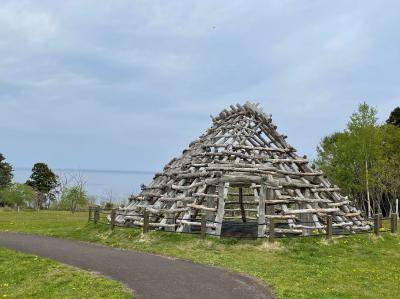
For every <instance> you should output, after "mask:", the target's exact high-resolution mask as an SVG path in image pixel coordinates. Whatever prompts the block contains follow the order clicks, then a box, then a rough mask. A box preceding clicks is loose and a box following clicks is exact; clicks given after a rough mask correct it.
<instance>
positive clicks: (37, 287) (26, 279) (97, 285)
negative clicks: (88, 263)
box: [0, 247, 132, 298]
mask: <svg viewBox="0 0 400 299" xmlns="http://www.w3.org/2000/svg"><path fill="white" fill-rule="evenodd" d="M0 273H1V275H0V298H131V297H132V295H131V293H130V292H129V290H127V289H126V288H125V287H123V286H122V285H121V284H119V283H117V282H115V281H112V280H108V279H105V278H103V277H100V276H95V275H92V274H90V273H88V272H84V271H81V270H78V269H75V268H72V267H69V266H65V265H61V264H59V263H56V262H53V261H50V260H47V259H44V258H40V257H37V256H34V255H27V254H22V253H18V252H16V251H13V250H8V249H5V248H2V247H0Z"/></svg>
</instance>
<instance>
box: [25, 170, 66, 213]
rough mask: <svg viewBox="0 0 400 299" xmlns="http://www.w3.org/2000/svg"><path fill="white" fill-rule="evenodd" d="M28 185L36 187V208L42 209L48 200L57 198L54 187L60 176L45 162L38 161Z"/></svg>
mask: <svg viewBox="0 0 400 299" xmlns="http://www.w3.org/2000/svg"><path fill="white" fill-rule="evenodd" d="M26 184H27V185H29V186H31V187H32V188H33V189H35V190H36V191H37V192H38V193H39V194H38V196H37V201H36V208H37V209H41V208H42V207H43V204H44V203H45V202H46V200H49V202H50V201H53V200H55V194H54V192H53V191H54V189H55V188H56V187H57V185H58V177H57V175H56V174H54V172H53V171H52V170H51V169H50V168H49V167H48V166H47V164H45V163H36V164H35V165H34V166H33V168H32V174H31V176H30V179H29V180H28V181H27V182H26Z"/></svg>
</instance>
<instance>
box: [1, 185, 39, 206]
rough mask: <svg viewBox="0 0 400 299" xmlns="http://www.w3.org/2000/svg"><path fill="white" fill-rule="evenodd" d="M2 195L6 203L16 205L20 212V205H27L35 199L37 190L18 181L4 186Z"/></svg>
mask: <svg viewBox="0 0 400 299" xmlns="http://www.w3.org/2000/svg"><path fill="white" fill-rule="evenodd" d="M1 195H2V198H3V200H4V203H5V204H6V205H8V206H12V207H16V208H17V209H18V212H19V208H20V207H22V206H26V205H27V204H29V203H31V202H32V201H33V200H34V199H35V197H36V192H35V190H33V188H32V187H30V186H28V185H26V184H19V183H16V184H13V185H11V186H8V187H6V188H4V189H3V190H2V191H1Z"/></svg>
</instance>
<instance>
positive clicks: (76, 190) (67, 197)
mask: <svg viewBox="0 0 400 299" xmlns="http://www.w3.org/2000/svg"><path fill="white" fill-rule="evenodd" d="M88 204H89V198H88V196H87V194H86V191H85V190H84V189H83V188H80V187H79V186H74V187H67V188H64V190H63V191H62V193H61V199H60V202H59V204H58V207H60V208H63V209H68V210H70V211H71V212H72V213H75V212H76V211H77V209H79V208H82V207H86V206H87V205H88Z"/></svg>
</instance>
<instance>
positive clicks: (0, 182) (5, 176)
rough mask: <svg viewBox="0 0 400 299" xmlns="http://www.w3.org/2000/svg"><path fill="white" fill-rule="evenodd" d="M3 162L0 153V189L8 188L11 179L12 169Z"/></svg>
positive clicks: (3, 159) (3, 158)
mask: <svg viewBox="0 0 400 299" xmlns="http://www.w3.org/2000/svg"><path fill="white" fill-rule="evenodd" d="M5 160H6V158H5V157H4V156H3V154H1V153H0V189H2V188H5V187H7V186H10V185H11V181H12V178H13V174H12V167H11V165H10V164H9V163H7V162H5Z"/></svg>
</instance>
